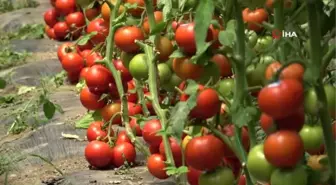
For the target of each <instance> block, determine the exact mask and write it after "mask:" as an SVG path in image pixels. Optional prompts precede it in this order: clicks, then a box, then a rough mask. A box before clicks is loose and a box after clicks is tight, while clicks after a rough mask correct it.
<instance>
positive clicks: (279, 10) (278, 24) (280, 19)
mask: <svg viewBox="0 0 336 185" xmlns="http://www.w3.org/2000/svg"><path fill="white" fill-rule="evenodd" d="M284 17H285V14H284V0H276V1H275V2H274V25H275V29H276V30H278V31H280V32H281V33H282V31H283V30H284V29H285V20H284ZM280 39H283V38H281V37H280ZM279 51H280V60H281V62H284V61H285V60H286V48H285V44H284V43H283V42H282V43H280V47H279Z"/></svg>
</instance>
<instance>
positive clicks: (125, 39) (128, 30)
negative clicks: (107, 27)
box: [114, 26, 145, 53]
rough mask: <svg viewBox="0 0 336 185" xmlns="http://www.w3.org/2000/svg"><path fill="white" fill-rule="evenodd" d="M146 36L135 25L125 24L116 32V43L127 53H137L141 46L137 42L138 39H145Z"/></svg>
mask: <svg viewBox="0 0 336 185" xmlns="http://www.w3.org/2000/svg"><path fill="white" fill-rule="evenodd" d="M144 39H145V36H144V34H143V33H142V31H141V29H140V28H138V27H135V26H124V27H121V28H119V29H118V30H117V31H116V32H115V34H114V42H115V45H116V46H117V47H118V48H119V49H121V50H122V51H125V52H127V53H136V52H138V51H139V50H140V47H139V46H138V45H137V44H136V43H135V41H136V40H139V41H141V40H144Z"/></svg>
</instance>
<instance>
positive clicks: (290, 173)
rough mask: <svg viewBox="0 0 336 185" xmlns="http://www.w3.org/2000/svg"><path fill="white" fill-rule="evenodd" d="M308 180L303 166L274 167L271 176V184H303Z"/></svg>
mask: <svg viewBox="0 0 336 185" xmlns="http://www.w3.org/2000/svg"><path fill="white" fill-rule="evenodd" d="M307 182H308V175H307V172H306V170H305V168H304V167H303V166H297V167H295V168H293V169H276V170H275V171H274V172H273V173H272V176H271V184H272V185H282V184H288V185H305V184H307Z"/></svg>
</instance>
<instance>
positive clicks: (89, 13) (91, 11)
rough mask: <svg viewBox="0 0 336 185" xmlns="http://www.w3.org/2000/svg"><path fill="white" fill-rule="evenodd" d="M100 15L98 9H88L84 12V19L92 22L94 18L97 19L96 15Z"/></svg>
mask: <svg viewBox="0 0 336 185" xmlns="http://www.w3.org/2000/svg"><path fill="white" fill-rule="evenodd" d="M99 14H100V11H99V9H98V8H95V7H94V8H88V9H86V10H85V15H86V18H87V19H88V20H89V21H92V20H94V19H95V18H96V17H98V15H99Z"/></svg>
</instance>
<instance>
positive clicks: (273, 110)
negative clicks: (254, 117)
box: [258, 79, 304, 119]
mask: <svg viewBox="0 0 336 185" xmlns="http://www.w3.org/2000/svg"><path fill="white" fill-rule="evenodd" d="M303 98H304V97H303V85H302V84H301V83H300V82H299V81H297V80H293V79H285V80H281V81H279V82H276V83H272V84H270V85H268V86H266V87H264V88H263V89H262V90H261V91H260V93H259V96H258V104H259V108H260V109H261V110H262V111H263V112H265V113H266V114H268V115H269V116H271V117H272V118H274V119H281V118H285V117H287V116H289V115H291V114H293V113H295V112H296V111H297V110H298V109H299V108H300V107H301V106H302V104H303Z"/></svg>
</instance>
